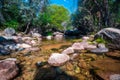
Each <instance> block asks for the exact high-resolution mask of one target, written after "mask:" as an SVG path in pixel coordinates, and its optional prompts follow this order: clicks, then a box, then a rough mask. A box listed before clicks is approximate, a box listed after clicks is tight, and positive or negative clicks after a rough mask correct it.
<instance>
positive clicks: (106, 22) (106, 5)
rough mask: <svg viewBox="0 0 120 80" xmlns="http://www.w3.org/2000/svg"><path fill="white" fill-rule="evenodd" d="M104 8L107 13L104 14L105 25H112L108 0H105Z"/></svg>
mask: <svg viewBox="0 0 120 80" xmlns="http://www.w3.org/2000/svg"><path fill="white" fill-rule="evenodd" d="M104 10H105V15H104V23H105V26H110V23H109V20H110V19H109V6H108V0H104Z"/></svg>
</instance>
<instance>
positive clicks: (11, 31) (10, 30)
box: [4, 28, 16, 36]
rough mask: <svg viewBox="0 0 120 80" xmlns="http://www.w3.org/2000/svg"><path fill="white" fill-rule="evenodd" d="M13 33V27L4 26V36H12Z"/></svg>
mask: <svg viewBox="0 0 120 80" xmlns="http://www.w3.org/2000/svg"><path fill="white" fill-rule="evenodd" d="M15 33H16V32H15V29H13V28H6V29H5V30H4V34H5V36H13V35H14V34H15Z"/></svg>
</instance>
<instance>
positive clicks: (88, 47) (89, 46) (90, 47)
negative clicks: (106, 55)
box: [84, 45, 97, 50]
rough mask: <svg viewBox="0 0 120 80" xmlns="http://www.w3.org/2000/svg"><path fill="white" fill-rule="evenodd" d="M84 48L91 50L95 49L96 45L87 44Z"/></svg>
mask: <svg viewBox="0 0 120 80" xmlns="http://www.w3.org/2000/svg"><path fill="white" fill-rule="evenodd" d="M84 48H85V49H87V50H91V49H96V48H97V46H95V45H87V46H85V47H84Z"/></svg>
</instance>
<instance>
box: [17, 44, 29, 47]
mask: <svg viewBox="0 0 120 80" xmlns="http://www.w3.org/2000/svg"><path fill="white" fill-rule="evenodd" d="M17 46H18V47H19V48H31V46H30V45H28V44H25V43H22V44H17Z"/></svg>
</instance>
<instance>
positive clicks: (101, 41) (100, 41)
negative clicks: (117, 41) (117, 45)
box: [95, 38, 106, 43]
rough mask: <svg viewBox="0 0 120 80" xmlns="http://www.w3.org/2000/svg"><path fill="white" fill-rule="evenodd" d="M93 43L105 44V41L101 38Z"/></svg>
mask: <svg viewBox="0 0 120 80" xmlns="http://www.w3.org/2000/svg"><path fill="white" fill-rule="evenodd" d="M95 41H96V42H97V43H106V41H105V40H104V39H103V38H97V39H96V40H95Z"/></svg>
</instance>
